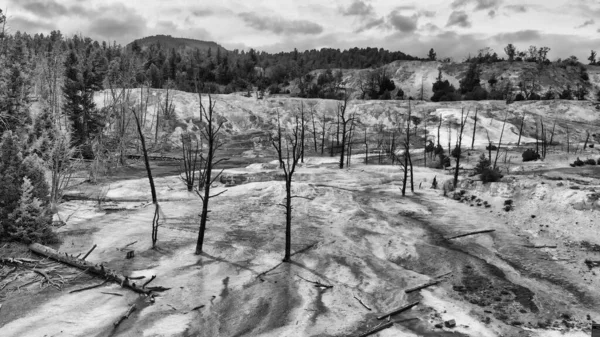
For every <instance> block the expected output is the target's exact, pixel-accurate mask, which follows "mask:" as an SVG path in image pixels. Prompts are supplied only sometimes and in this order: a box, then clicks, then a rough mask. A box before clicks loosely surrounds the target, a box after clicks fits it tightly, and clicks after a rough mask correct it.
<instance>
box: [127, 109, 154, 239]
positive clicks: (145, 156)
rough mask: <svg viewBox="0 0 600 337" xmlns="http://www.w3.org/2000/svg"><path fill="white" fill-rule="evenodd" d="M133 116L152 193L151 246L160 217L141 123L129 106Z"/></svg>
mask: <svg viewBox="0 0 600 337" xmlns="http://www.w3.org/2000/svg"><path fill="white" fill-rule="evenodd" d="M142 102H143V101H142V100H140V113H141V110H142ZM131 112H132V113H133V117H134V118H135V124H136V126H137V131H138V135H139V137H140V142H141V144H142V152H143V154H144V165H145V166H146V173H147V175H148V182H149V183H150V192H151V193H152V203H153V204H154V217H153V218H152V248H155V247H156V241H158V221H159V218H160V206H159V205H158V200H157V198H156V188H155V187H154V179H153V178H152V170H151V169H150V162H149V161H148V151H147V149H146V140H145V139H144V134H143V132H142V125H141V123H140V119H139V118H138V115H137V113H136V112H135V108H131Z"/></svg>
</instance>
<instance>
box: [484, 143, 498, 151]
mask: <svg viewBox="0 0 600 337" xmlns="http://www.w3.org/2000/svg"><path fill="white" fill-rule="evenodd" d="M485 149H486V150H488V151H489V150H492V151H496V150H498V147H497V146H496V145H494V144H490V145H488V146H486V147H485Z"/></svg>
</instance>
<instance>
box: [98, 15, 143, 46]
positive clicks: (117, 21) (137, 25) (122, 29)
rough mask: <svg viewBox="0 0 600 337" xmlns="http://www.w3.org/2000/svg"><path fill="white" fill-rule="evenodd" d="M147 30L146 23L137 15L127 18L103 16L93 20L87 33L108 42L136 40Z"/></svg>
mask: <svg viewBox="0 0 600 337" xmlns="http://www.w3.org/2000/svg"><path fill="white" fill-rule="evenodd" d="M145 30H146V21H145V19H144V18H143V17H142V16H139V15H137V14H128V15H125V16H108V15H107V16H103V17H100V18H98V19H95V20H92V22H91V23H90V25H89V27H88V30H87V32H89V33H90V34H92V35H94V36H95V37H98V38H102V39H107V40H115V39H119V40H124V39H127V38H128V39H130V40H133V39H136V38H139V37H141V36H142V35H143V34H144V32H145Z"/></svg>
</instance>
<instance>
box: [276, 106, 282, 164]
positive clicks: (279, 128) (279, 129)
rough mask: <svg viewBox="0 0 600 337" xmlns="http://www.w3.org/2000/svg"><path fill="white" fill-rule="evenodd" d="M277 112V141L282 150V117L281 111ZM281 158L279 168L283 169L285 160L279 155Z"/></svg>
mask: <svg viewBox="0 0 600 337" xmlns="http://www.w3.org/2000/svg"><path fill="white" fill-rule="evenodd" d="M276 111H277V141H278V142H279V147H280V148H281V116H280V114H279V109H276ZM277 155H278V156H279V168H283V158H282V157H281V153H277Z"/></svg>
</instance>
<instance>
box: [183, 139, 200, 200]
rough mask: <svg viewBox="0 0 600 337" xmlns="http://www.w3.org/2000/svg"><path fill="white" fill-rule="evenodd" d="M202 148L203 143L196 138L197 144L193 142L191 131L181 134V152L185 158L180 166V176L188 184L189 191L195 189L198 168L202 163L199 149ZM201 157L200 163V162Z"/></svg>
mask: <svg viewBox="0 0 600 337" xmlns="http://www.w3.org/2000/svg"><path fill="white" fill-rule="evenodd" d="M200 148H202V144H201V143H200V142H198V140H197V139H195V146H193V144H192V135H191V134H189V133H183V134H181V152H182V155H183V160H182V163H181V167H180V172H179V178H180V179H181V180H182V181H183V182H184V183H185V185H186V186H187V190H188V192H192V191H193V190H194V185H195V184H196V168H198V167H199V164H201V158H200V157H199V152H200V151H199V149H200ZM199 159H200V163H199V162H198V161H199Z"/></svg>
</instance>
